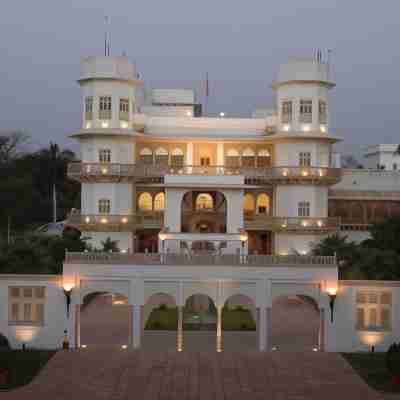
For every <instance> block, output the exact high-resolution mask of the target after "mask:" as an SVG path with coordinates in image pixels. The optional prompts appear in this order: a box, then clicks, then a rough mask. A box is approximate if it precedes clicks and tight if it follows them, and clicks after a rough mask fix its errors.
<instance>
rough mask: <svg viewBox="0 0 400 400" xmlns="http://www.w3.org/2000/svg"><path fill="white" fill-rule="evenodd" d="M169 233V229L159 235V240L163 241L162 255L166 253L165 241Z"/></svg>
mask: <svg viewBox="0 0 400 400" xmlns="http://www.w3.org/2000/svg"><path fill="white" fill-rule="evenodd" d="M167 232H168V228H163V229H161V231H160V232H159V233H158V238H159V239H160V240H161V246H162V253H163V254H164V252H165V240H166V239H167Z"/></svg>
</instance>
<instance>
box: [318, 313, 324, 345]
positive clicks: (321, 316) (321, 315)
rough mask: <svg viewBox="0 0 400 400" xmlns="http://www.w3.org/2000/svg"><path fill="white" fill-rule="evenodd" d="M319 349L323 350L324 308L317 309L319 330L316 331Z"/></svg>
mask: <svg viewBox="0 0 400 400" xmlns="http://www.w3.org/2000/svg"><path fill="white" fill-rule="evenodd" d="M318 348H319V351H325V309H323V308H320V309H319V331H318Z"/></svg>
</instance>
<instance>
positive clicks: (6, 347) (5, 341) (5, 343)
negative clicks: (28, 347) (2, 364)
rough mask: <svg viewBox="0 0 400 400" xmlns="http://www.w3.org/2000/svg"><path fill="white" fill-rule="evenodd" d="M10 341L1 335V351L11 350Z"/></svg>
mask: <svg viewBox="0 0 400 400" xmlns="http://www.w3.org/2000/svg"><path fill="white" fill-rule="evenodd" d="M10 348H11V347H10V343H9V342H8V339H7V338H6V337H5V336H4V335H2V334H1V333H0V350H10Z"/></svg>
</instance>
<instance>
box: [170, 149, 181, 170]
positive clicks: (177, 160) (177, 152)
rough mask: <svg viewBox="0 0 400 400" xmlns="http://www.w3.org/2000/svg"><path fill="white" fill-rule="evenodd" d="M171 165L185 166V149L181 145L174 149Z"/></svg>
mask: <svg viewBox="0 0 400 400" xmlns="http://www.w3.org/2000/svg"><path fill="white" fill-rule="evenodd" d="M171 165H172V166H173V167H178V168H180V167H183V151H182V149H180V148H179V147H177V148H176V149H174V150H172V153H171Z"/></svg>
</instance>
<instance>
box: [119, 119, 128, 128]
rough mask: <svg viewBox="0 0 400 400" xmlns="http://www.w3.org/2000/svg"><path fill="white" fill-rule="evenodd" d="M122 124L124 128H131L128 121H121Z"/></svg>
mask: <svg viewBox="0 0 400 400" xmlns="http://www.w3.org/2000/svg"><path fill="white" fill-rule="evenodd" d="M120 126H121V128H122V129H127V128H129V124H128V122H126V121H121V123H120Z"/></svg>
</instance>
